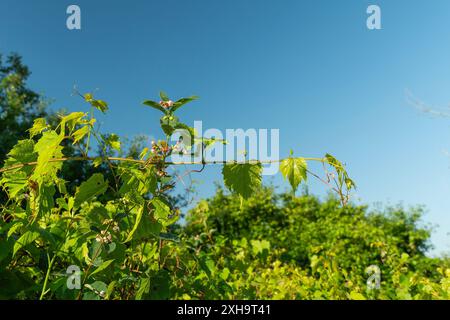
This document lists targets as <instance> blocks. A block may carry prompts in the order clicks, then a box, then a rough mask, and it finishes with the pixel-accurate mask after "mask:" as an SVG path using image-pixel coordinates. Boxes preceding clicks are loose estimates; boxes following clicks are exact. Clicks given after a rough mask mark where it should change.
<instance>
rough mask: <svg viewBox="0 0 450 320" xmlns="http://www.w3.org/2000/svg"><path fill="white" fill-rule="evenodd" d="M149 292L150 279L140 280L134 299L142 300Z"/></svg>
mask: <svg viewBox="0 0 450 320" xmlns="http://www.w3.org/2000/svg"><path fill="white" fill-rule="evenodd" d="M149 292H150V278H141V280H140V281H139V288H138V290H137V292H136V296H135V299H136V300H142V298H143V297H144V296H145V295H146V294H148V293H149Z"/></svg>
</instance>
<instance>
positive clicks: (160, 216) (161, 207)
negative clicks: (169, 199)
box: [151, 198, 176, 226]
mask: <svg viewBox="0 0 450 320" xmlns="http://www.w3.org/2000/svg"><path fill="white" fill-rule="evenodd" d="M151 203H152V205H153V207H154V208H155V211H154V213H153V214H154V217H155V218H156V219H157V220H158V221H159V222H161V224H163V225H165V226H167V225H169V224H172V223H173V222H174V221H172V219H170V218H169V217H170V215H171V213H172V212H171V210H170V207H169V206H168V205H167V204H165V203H164V202H163V201H161V200H160V199H158V198H153V199H152V201H151ZM175 220H176V219H175Z"/></svg>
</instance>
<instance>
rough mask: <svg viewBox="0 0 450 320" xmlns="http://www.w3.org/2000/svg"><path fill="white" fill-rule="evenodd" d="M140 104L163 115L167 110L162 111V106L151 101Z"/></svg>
mask: <svg viewBox="0 0 450 320" xmlns="http://www.w3.org/2000/svg"><path fill="white" fill-rule="evenodd" d="M142 104H145V105H146V106H149V107H152V108H154V109H157V110H159V111H161V112H163V113H167V110H166V109H164V107H163V106H161V105H160V104H159V103H158V102H155V101H152V100H145V101H144V102H142Z"/></svg>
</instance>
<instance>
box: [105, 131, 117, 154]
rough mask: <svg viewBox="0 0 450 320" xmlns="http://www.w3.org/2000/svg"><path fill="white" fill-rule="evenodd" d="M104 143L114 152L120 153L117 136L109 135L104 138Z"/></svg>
mask: <svg viewBox="0 0 450 320" xmlns="http://www.w3.org/2000/svg"><path fill="white" fill-rule="evenodd" d="M106 143H107V144H108V145H109V146H110V147H111V148H113V149H114V150H117V151H120V140H119V136H118V135H117V134H114V133H113V134H110V135H108V137H107V138H106Z"/></svg>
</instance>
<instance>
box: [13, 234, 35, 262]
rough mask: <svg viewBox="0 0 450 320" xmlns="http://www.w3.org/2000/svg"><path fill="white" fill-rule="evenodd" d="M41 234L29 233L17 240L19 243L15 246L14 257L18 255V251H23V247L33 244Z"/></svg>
mask: <svg viewBox="0 0 450 320" xmlns="http://www.w3.org/2000/svg"><path fill="white" fill-rule="evenodd" d="M39 235H40V234H39V232H38V231H32V230H30V231H27V232H25V233H24V234H23V235H22V236H21V237H20V238H19V240H17V242H16V243H15V244H14V249H13V256H15V255H16V253H17V251H19V250H20V249H22V248H23V247H25V246H27V245H29V244H31V243H33V242H34V241H35V240H36V239H38V238H39Z"/></svg>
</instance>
